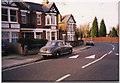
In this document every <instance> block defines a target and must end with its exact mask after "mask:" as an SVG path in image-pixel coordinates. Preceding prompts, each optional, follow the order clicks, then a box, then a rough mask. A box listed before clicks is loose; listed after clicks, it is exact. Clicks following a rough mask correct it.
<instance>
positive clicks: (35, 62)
mask: <svg viewBox="0 0 120 83" xmlns="http://www.w3.org/2000/svg"><path fill="white" fill-rule="evenodd" d="M46 61H50V60H43V61H39V62H34V63H29V64H25V65H20V66H16V67H12V68H8V69H4V70H2V71H8V70H12V69H16V68H20V67H25V66H29V65H33V64H37V63H42V62H46Z"/></svg>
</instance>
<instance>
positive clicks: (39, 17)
mask: <svg viewBox="0 0 120 83" xmlns="http://www.w3.org/2000/svg"><path fill="white" fill-rule="evenodd" d="M38 19H39V21H38ZM38 22H40V23H38ZM37 25H41V14H37Z"/></svg>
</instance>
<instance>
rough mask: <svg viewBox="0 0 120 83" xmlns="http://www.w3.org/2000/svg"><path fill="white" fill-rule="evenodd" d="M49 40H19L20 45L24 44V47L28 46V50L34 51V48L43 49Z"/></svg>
mask: <svg viewBox="0 0 120 83" xmlns="http://www.w3.org/2000/svg"><path fill="white" fill-rule="evenodd" d="M47 42H48V40H46V39H29V38H21V39H19V40H18V43H21V44H22V47H23V46H24V45H27V47H28V50H30V49H34V48H41V47H42V46H44V45H46V43H47Z"/></svg>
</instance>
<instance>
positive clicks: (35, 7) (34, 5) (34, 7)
mask: <svg viewBox="0 0 120 83" xmlns="http://www.w3.org/2000/svg"><path fill="white" fill-rule="evenodd" d="M25 3H26V4H27V5H29V6H30V7H31V8H32V10H33V11H38V12H43V8H42V6H43V5H42V4H38V3H33V2H25Z"/></svg>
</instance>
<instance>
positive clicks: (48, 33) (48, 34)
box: [47, 31, 50, 40]
mask: <svg viewBox="0 0 120 83" xmlns="http://www.w3.org/2000/svg"><path fill="white" fill-rule="evenodd" d="M47 39H48V40H50V32H49V31H48V32H47Z"/></svg>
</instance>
